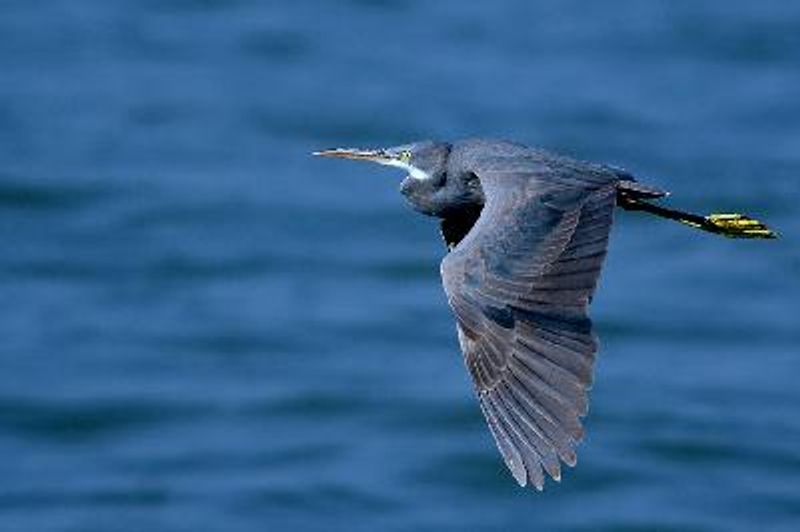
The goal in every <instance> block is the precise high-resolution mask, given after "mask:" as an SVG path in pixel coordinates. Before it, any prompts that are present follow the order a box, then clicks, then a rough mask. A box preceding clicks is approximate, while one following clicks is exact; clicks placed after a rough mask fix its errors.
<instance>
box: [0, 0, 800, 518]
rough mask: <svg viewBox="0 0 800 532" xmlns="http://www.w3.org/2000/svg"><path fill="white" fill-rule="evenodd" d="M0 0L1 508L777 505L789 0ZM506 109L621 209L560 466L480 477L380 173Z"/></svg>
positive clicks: (471, 132)
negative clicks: (352, 155) (343, 156)
mask: <svg viewBox="0 0 800 532" xmlns="http://www.w3.org/2000/svg"><path fill="white" fill-rule="evenodd" d="M534 4H535V3H534V2H525V1H517V2H511V1H509V2H495V3H489V2H481V3H478V2H475V3H467V2H455V1H442V2H422V1H421V0H420V1H412V0H383V1H367V0H351V1H342V2H323V1H311V0H298V1H295V2H283V1H278V0H271V1H267V2H256V1H249V0H238V1H223V0H158V1H155V0H154V1H133V0H127V1H122V0H121V1H116V2H106V1H100V0H95V1H84V2H45V1H33V0H5V1H4V2H2V4H0V243H2V245H3V252H2V253H0V297H2V301H3V305H2V308H1V309H0V335H2V339H3V341H2V348H0V477H2V479H3V481H2V485H0V529H2V530H3V531H14V532H16V531H36V532H39V531H41V532H48V531H76V532H77V531H142V530H147V531H153V532H156V531H200V530H220V531H232V532H238V531H255V530H298V531H306V530H309V531H331V530H346V531H361V530H363V531H375V530H389V531H411V530H414V531H417V530H428V531H456V530H526V529H531V530H533V529H536V530H569V531H597V530H624V531H633V530H656V529H657V530H690V531H706V530H723V531H745V530H786V531H791V530H798V529H800V416H798V414H797V412H798V407H800V388H798V385H797V382H798V375H800V351H798V344H799V343H800V328H798V319H799V318H798V311H800V308H798V297H800V285H799V283H798V278H799V275H800V254H798V251H797V250H798V244H800V238H799V237H798V231H800V224H799V223H798V217H797V200H798V190H799V189H798V179H799V178H800V98H798V88H800V69H799V68H798V65H800V32H799V31H798V27H800V5H798V4H796V3H794V2H778V1H771V2H745V1H730V2H724V3H723V2H711V1H697V2H670V3H667V2H636V1H621V2H614V3H613V5H612V4H609V3H606V2H592V3H588V2H577V1H566V2H558V3H547V4H546V5H545V4H539V3H536V5H534ZM477 135H480V136H499V137H506V138H513V139H517V140H520V141H524V142H527V143H531V144H537V145H542V146H546V147H549V148H551V149H555V150H558V151H562V152H565V153H567V154H571V155H574V156H577V157H580V158H584V159H595V160H602V161H607V162H612V163H616V164H620V165H623V166H625V167H626V168H628V169H630V170H631V171H632V172H634V173H635V174H636V175H639V176H641V177H643V178H647V179H648V180H650V181H651V182H654V183H656V184H658V185H660V186H662V187H664V188H667V189H670V190H671V191H672V192H673V199H674V202H675V203H676V204H680V205H681V206H683V207H686V208H691V209H695V210H701V211H706V210H715V209H717V210H720V209H721V210H737V211H744V212H749V213H753V214H758V215H759V216H760V217H764V218H766V219H767V220H768V221H769V222H770V223H772V224H773V225H774V226H776V227H777V228H779V230H780V231H781V233H782V239H781V240H778V241H775V242H740V241H728V240H724V239H719V238H715V237H713V236H706V235H704V234H699V233H695V232H692V231H690V230H688V229H686V228H684V227H679V226H677V225H674V224H669V223H666V222H662V221H658V220H653V219H647V218H644V217H642V216H640V215H636V214H629V213H622V214H620V216H619V217H618V220H617V221H618V223H617V226H616V228H615V230H614V234H613V239H612V240H613V241H612V250H611V251H612V252H611V255H610V257H609V260H608V262H607V268H606V270H605V273H604V276H603V280H602V283H601V287H600V290H599V292H598V294H597V297H596V300H595V304H594V313H593V315H594V317H595V319H596V323H597V325H598V329H599V333H600V335H601V338H602V340H603V349H602V352H601V356H600V358H599V363H598V367H597V368H596V384H595V387H594V390H593V393H592V407H591V414H590V416H589V418H588V419H587V429H588V432H587V434H588V436H587V439H586V441H585V443H584V444H583V445H582V446H581V448H580V459H579V465H578V467H577V468H576V469H574V470H569V471H567V472H566V474H565V478H564V480H563V481H562V483H561V484H555V483H550V484H548V487H547V489H546V491H545V492H544V493H541V494H537V493H535V492H533V491H528V490H521V489H519V488H517V487H516V485H515V483H514V482H513V479H512V478H511V477H510V475H509V474H508V473H507V472H506V471H505V468H504V466H503V465H502V463H501V461H500V459H499V456H498V454H497V452H496V450H495V448H494V443H493V442H492V441H491V438H490V436H489V433H488V431H487V430H486V428H485V426H484V423H483V420H482V419H481V417H480V413H479V411H478V408H477V405H476V404H475V401H474V400H473V398H472V392H471V385H470V383H469V380H468V377H467V374H466V371H465V370H464V368H463V364H462V361H461V357H460V355H459V352H458V347H457V343H456V338H455V333H454V327H453V321H452V319H451V316H450V313H449V311H448V309H447V306H446V303H445V300H444V297H443V294H442V291H441V288H440V285H439V278H438V263H439V260H440V259H441V256H442V253H443V247H442V245H441V243H440V242H439V239H438V234H437V227H436V224H435V223H434V222H433V221H431V220H427V219H423V218H421V217H418V216H416V215H414V214H413V213H411V212H410V211H409V210H408V209H407V208H406V207H405V206H404V205H403V202H402V198H401V197H400V196H399V195H398V193H397V187H398V183H399V179H400V178H401V177H402V176H401V175H398V174H397V173H396V172H392V171H388V170H382V169H379V168H371V167H367V166H362V165H356V164H344V163H339V162H338V161H321V160H315V159H313V158H311V157H309V156H308V153H309V152H310V151H312V150H314V149H318V148H320V147H329V146H335V145H359V144H365V145H386V144H395V143H401V142H405V141H408V140H413V139H418V138H447V139H449V138H459V137H465V136H477Z"/></svg>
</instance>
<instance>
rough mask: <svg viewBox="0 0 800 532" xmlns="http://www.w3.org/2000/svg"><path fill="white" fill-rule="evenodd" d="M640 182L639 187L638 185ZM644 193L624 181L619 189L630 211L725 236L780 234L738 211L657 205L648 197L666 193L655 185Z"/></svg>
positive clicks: (623, 204)
mask: <svg viewBox="0 0 800 532" xmlns="http://www.w3.org/2000/svg"><path fill="white" fill-rule="evenodd" d="M638 186H639V185H638V183H637V187H638ZM644 190H645V191H647V192H645V193H640V192H639V191H638V190H636V189H635V188H632V187H629V186H627V185H623V186H621V187H619V189H618V192H617V205H619V206H620V207H622V208H623V209H625V210H629V211H643V212H648V213H650V214H655V215H656V216H660V217H662V218H667V219H669V220H675V221H677V222H680V223H682V224H685V225H688V226H690V227H694V228H696V229H701V230H703V231H708V232H709V233H715V234H718V235H722V236H726V237H729V238H777V236H778V235H777V234H776V233H775V232H774V231H772V230H771V229H770V228H769V227H767V226H766V225H765V224H764V223H762V222H760V221H758V220H755V219H753V218H750V217H749V216H745V215H744V214H738V213H714V214H709V215H707V216H702V215H699V214H692V213H689V212H684V211H679V210H676V209H668V208H666V207H661V206H659V205H654V204H652V203H649V202H647V201H645V200H646V199H653V198H657V197H660V196H665V195H666V193H665V192H663V193H660V194H657V193H655V189H647V188H645V189H644Z"/></svg>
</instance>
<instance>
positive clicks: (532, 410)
mask: <svg viewBox="0 0 800 532" xmlns="http://www.w3.org/2000/svg"><path fill="white" fill-rule="evenodd" d="M515 149H516V148H515ZM525 157H527V156H519V155H517V156H514V157H512V158H513V164H511V165H510V166H509V167H508V168H504V169H503V170H502V171H497V170H496V167H497V166H498V165H499V164H500V163H502V162H503V161H502V158H499V159H498V158H492V159H490V160H488V162H487V161H483V163H482V164H483V167H481V162H480V161H478V162H477V163H479V164H476V165H475V173H476V174H477V175H478V177H479V179H480V181H481V186H482V187H483V190H484V194H485V197H486V203H485V206H484V208H483V211H482V212H481V214H480V217H479V218H478V220H477V221H476V222H475V224H474V225H473V226H472V229H471V230H470V231H469V232H468V233H467V234H466V236H464V237H463V239H462V240H460V242H459V243H458V244H457V245H456V246H455V247H454V248H453V249H452V251H451V252H450V253H449V254H448V255H447V256H446V257H445V259H444V260H443V261H442V268H441V270H442V280H443V284H444V287H445V291H446V293H447V297H448V302H449V303H450V306H451V308H452V309H453V312H454V314H455V316H456V320H457V324H458V331H459V340H460V343H461V349H462V351H463V353H464V359H465V363H466V366H467V368H468V370H469V372H470V374H471V375H472V378H473V382H474V384H475V391H476V394H477V396H478V400H479V403H480V406H481V410H482V411H483V414H484V416H485V417H486V420H487V422H488V424H489V428H490V430H491V433H492V435H493V437H494V439H495V441H496V443H497V447H498V449H499V450H500V453H501V455H502V456H503V459H504V461H505V463H506V465H507V466H508V468H509V470H510V471H511V473H512V475H513V476H514V478H515V479H516V480H517V482H518V483H519V484H520V485H526V484H527V483H530V484H531V485H533V486H534V487H536V488H537V489H542V487H543V486H544V473H543V472H544V471H546V472H547V474H548V475H549V476H551V477H552V478H554V479H560V476H561V466H560V461H561V462H563V463H565V464H567V465H569V466H574V465H575V463H576V461H577V456H576V454H575V447H576V445H577V444H578V442H580V440H581V439H582V438H583V434H584V432H583V426H582V424H581V421H580V418H581V417H582V416H584V415H586V413H587V411H588V406H589V401H588V390H589V389H590V388H591V385H592V380H593V364H594V360H595V356H596V353H597V348H598V344H597V339H596V337H595V335H594V332H593V330H592V322H591V320H590V319H589V317H588V314H587V309H588V304H589V302H590V300H591V297H592V294H593V293H594V290H595V288H596V285H597V279H598V277H599V275H600V269H601V267H602V264H603V260H604V258H605V254H606V248H607V245H608V235H609V231H610V228H611V225H612V221H613V219H612V215H613V208H614V204H615V198H616V184H615V181H614V179H612V178H611V177H609V176H608V175H605V174H603V173H602V172H601V171H600V170H598V168H597V167H590V168H589V171H586V169H585V168H584V169H583V170H584V173H586V175H583V174H581V173H580V170H581V167H580V166H575V165H567V166H559V165H558V164H557V163H559V162H560V161H556V162H555V163H552V164H550V165H549V166H547V167H546V169H545V170H542V167H541V165H540V166H538V167H536V168H537V170H536V171H532V164H534V163H537V164H539V163H540V161H538V160H537V159H535V158H533V159H530V158H528V159H526V158H525ZM534 166H535V165H534ZM559 169H560V170H559ZM559 171H560V172H561V174H559ZM564 172H567V174H566V176H565V175H563V174H564ZM587 172H588V173H587ZM559 177H561V178H563V179H560V180H559ZM559 460H560V461H559Z"/></svg>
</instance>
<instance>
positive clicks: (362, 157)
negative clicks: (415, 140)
mask: <svg viewBox="0 0 800 532" xmlns="http://www.w3.org/2000/svg"><path fill="white" fill-rule="evenodd" d="M312 155H316V156H318V157H338V158H341V159H354V160H357V161H373V162H376V163H380V162H385V161H391V160H392V159H394V157H392V156H391V155H389V154H388V153H386V152H385V151H384V150H361V149H357V148H336V149H333V150H322V151H315V152H314V153H313V154H312Z"/></svg>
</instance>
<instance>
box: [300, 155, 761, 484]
mask: <svg viewBox="0 0 800 532" xmlns="http://www.w3.org/2000/svg"><path fill="white" fill-rule="evenodd" d="M315 155H321V156H325V157H342V158H346V159H357V160H364V161H373V162H376V163H380V164H384V165H389V166H396V167H399V168H402V169H404V170H406V171H407V172H408V176H407V177H406V178H405V179H404V180H403V182H402V185H401V189H400V190H401V192H402V193H403V195H404V196H405V197H406V199H407V200H408V202H409V203H410V204H411V206H412V207H413V208H414V209H415V210H417V211H419V212H421V213H423V214H426V215H430V216H435V217H437V218H439V219H440V220H441V233H442V237H443V238H444V241H445V244H446V245H447V248H448V253H447V255H446V256H445V257H444V259H443V260H442V264H441V275H442V282H443V284H444V290H445V292H446V294H447V300H448V302H449V304H450V307H451V308H452V310H453V313H454V314H455V318H456V323H457V330H458V338H459V342H460V344H461V350H462V351H463V354H464V359H465V363H466V366H467V368H468V370H469V373H470V375H471V376H472V379H473V382H474V385H475V392H476V394H477V397H478V402H479V404H480V408H481V410H482V411H483V415H484V416H485V417H486V421H487V422H488V424H489V429H490V430H491V433H492V435H493V436H494V439H495V442H496V443H497V447H498V449H499V450H500V453H501V454H502V456H503V459H504V460H505V463H506V465H507V466H508V468H509V469H510V470H511V473H512V474H513V476H514V478H515V479H516V480H517V482H518V483H519V484H520V485H522V486H524V485H526V484H531V485H533V486H535V487H536V488H537V489H539V490H541V489H542V488H543V486H544V480H545V476H544V473H543V470H544V471H546V472H547V473H548V474H549V475H550V476H551V477H552V478H553V479H555V480H560V478H561V465H560V462H563V463H565V464H567V465H569V466H574V465H575V463H576V454H575V447H576V446H577V444H578V442H580V441H581V439H582V438H583V426H582V424H581V418H582V417H584V416H585V415H586V413H587V409H588V397H587V393H588V390H589V388H590V387H591V384H592V373H593V369H592V368H593V363H594V359H595V355H596V353H597V349H598V343H597V339H596V336H595V334H594V332H593V330H592V322H591V320H590V319H589V316H588V306H589V303H590V302H591V299H592V295H593V294H594V291H595V287H596V285H597V279H598V277H599V274H600V268H601V267H602V264H603V259H604V258H605V255H606V250H607V246H608V236H609V231H610V230H611V224H612V221H613V213H614V207H615V206H619V207H621V208H623V209H628V210H637V211H644V212H648V213H651V214H655V215H657V216H661V217H664V218H668V219H671V220H676V221H678V222H681V223H684V224H687V225H689V226H691V227H694V228H697V229H702V230H704V231H708V232H711V233H715V234H719V235H724V236H728V237H737V238H775V234H774V233H773V232H772V231H770V230H769V229H768V228H767V227H766V226H765V225H764V224H762V223H761V222H759V221H757V220H754V219H752V218H749V217H747V216H743V215H741V214H711V215H708V216H700V215H696V214H690V213H687V212H682V211H678V210H674V209H667V208H665V207H661V206H659V205H656V204H654V203H652V202H651V201H652V200H655V199H657V198H661V197H663V196H666V195H667V192H665V191H663V190H660V189H658V188H655V187H652V186H648V185H644V184H642V183H639V182H638V181H636V180H635V179H634V178H633V176H631V175H630V174H628V173H627V172H625V171H624V170H621V169H619V168H616V167H612V166H607V165H603V164H594V163H587V162H581V161H576V160H573V159H570V158H567V157H562V156H559V155H555V154H552V153H549V152H546V151H543V150H540V149H534V148H529V147H526V146H524V145H521V144H517V143H513V142H506V141H494V140H465V141H458V142H453V143H447V142H433V141H425V142H417V143H413V144H408V145H403V146H397V147H393V148H388V149H376V150H364V149H334V150H325V151H321V152H316V153H315Z"/></svg>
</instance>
